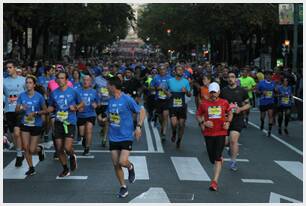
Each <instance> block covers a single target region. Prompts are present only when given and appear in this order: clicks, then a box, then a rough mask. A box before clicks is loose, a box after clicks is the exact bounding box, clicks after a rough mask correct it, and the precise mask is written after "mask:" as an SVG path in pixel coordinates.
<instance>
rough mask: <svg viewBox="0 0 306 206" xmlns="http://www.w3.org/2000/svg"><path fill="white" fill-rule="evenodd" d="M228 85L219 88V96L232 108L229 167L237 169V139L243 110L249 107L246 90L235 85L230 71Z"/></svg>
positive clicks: (235, 82) (234, 77)
mask: <svg viewBox="0 0 306 206" xmlns="http://www.w3.org/2000/svg"><path fill="white" fill-rule="evenodd" d="M228 84H229V85H228V86H227V87H225V88H223V89H222V90H221V94H220V98H223V99H226V100H227V101H228V102H229V103H230V104H231V105H232V108H233V110H232V111H233V120H232V122H231V124H230V127H229V129H228V131H229V137H230V156H231V161H230V164H229V167H230V169H231V170H233V171H237V169H238V167H237V162H236V158H237V154H238V152H239V146H238V140H239V137H240V133H241V131H242V128H243V126H244V122H243V111H246V110H248V109H249V108H250V102H249V96H248V92H247V90H245V89H243V88H241V87H239V86H238V85H237V78H236V74H235V73H234V72H232V71H230V72H229V73H228Z"/></svg>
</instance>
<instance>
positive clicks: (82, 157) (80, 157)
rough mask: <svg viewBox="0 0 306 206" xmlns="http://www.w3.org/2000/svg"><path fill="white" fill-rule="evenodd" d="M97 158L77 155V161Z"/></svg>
mask: <svg viewBox="0 0 306 206" xmlns="http://www.w3.org/2000/svg"><path fill="white" fill-rule="evenodd" d="M94 158H95V156H93V155H88V156H83V155H77V159H94Z"/></svg>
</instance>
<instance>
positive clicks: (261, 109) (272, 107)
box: [259, 104, 275, 112]
mask: <svg viewBox="0 0 306 206" xmlns="http://www.w3.org/2000/svg"><path fill="white" fill-rule="evenodd" d="M274 107H275V105H274V104H267V105H260V106H259V110H260V111H261V112H266V111H268V110H269V109H274Z"/></svg>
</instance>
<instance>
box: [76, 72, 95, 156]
mask: <svg viewBox="0 0 306 206" xmlns="http://www.w3.org/2000/svg"><path fill="white" fill-rule="evenodd" d="M91 82H92V79H91V76H89V75H85V76H84V77H83V88H80V89H77V92H78V93H79V94H80V96H81V98H82V101H83V102H84V104H85V106H84V109H82V110H80V111H79V112H77V118H78V121H77V125H78V127H79V134H80V136H81V137H83V139H82V145H83V147H84V152H83V155H89V154H90V153H89V149H90V146H91V143H92V131H93V127H94V125H95V122H96V112H95V109H96V108H97V92H96V90H94V89H92V88H91V84H92V83H91Z"/></svg>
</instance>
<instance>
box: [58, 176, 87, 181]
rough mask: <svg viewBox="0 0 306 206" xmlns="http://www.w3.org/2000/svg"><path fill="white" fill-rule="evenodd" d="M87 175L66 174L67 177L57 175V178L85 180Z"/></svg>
mask: <svg viewBox="0 0 306 206" xmlns="http://www.w3.org/2000/svg"><path fill="white" fill-rule="evenodd" d="M87 178H88V176H67V177H59V176H57V177H56V179H57V180H87Z"/></svg>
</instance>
